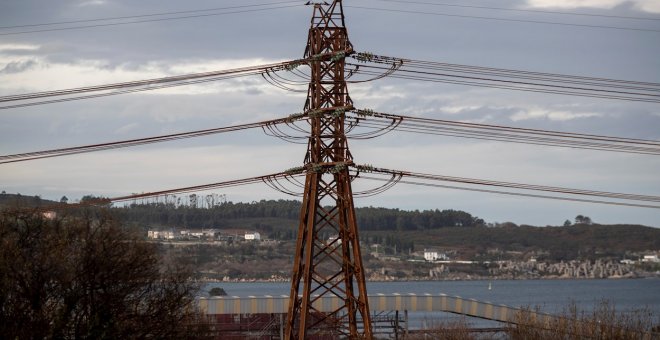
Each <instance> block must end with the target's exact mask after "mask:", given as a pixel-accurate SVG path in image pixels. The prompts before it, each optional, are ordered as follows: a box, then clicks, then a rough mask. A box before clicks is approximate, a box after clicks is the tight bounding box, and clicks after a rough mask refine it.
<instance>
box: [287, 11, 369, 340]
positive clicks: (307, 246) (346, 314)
mask: <svg viewBox="0 0 660 340" xmlns="http://www.w3.org/2000/svg"><path fill="white" fill-rule="evenodd" d="M352 52H353V47H352V45H351V43H350V41H349V40H348V34H347V31H346V27H345V26H344V13H343V8H342V2H341V0H334V1H332V3H331V4H327V3H323V4H314V14H313V17H312V21H311V27H310V29H309V36H308V41H307V48H306V50H305V57H306V58H309V59H310V60H311V61H310V68H311V80H310V83H309V89H308V97H307V102H306V103H305V115H306V116H307V117H308V118H309V122H310V124H311V131H310V136H309V141H308V148H307V154H306V156H305V167H306V169H307V175H306V179H305V189H304V193H303V204H302V210H301V213H300V224H299V227H298V238H297V246H296V253H295V255H294V265H293V272H292V280H291V293H290V295H289V296H290V300H289V310H288V315H287V320H286V328H285V334H284V338H285V339H309V338H315V337H318V336H321V337H322V336H325V335H327V336H331V337H333V338H337V337H348V338H351V339H355V338H362V339H371V338H372V327H371V320H370V316H369V304H368V300H367V289H366V285H365V280H364V269H363V266H362V258H361V254H360V244H359V241H358V229H357V225H356V219H355V209H354V206H353V192H352V189H351V178H350V175H349V172H348V166H350V165H352V164H353V157H352V156H351V153H350V151H349V150H348V143H347V140H346V135H345V131H344V118H345V116H344V112H345V111H346V110H351V109H353V105H352V101H351V99H350V97H349V95H348V89H347V86H346V81H345V78H344V66H345V63H344V57H345V56H346V55H348V54H351V53H352ZM324 235H326V238H325V239H324V237H323V236H324ZM327 235H334V236H337V237H336V238H335V237H333V238H331V239H330V238H327ZM324 296H339V297H341V298H342V300H343V303H342V304H340V305H338V306H336V308H334V309H333V311H331V312H329V313H328V312H321V311H320V310H319V308H318V307H315V306H318V303H319V302H320V301H321V300H320V299H321V298H322V297H324Z"/></svg>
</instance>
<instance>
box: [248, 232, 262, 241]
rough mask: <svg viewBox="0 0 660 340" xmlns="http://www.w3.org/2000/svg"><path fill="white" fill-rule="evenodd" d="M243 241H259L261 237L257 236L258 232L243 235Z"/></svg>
mask: <svg viewBox="0 0 660 340" xmlns="http://www.w3.org/2000/svg"><path fill="white" fill-rule="evenodd" d="M245 240H246V241H261V235H259V233H258V232H256V231H255V232H253V233H245Z"/></svg>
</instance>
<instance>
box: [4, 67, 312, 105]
mask: <svg viewBox="0 0 660 340" xmlns="http://www.w3.org/2000/svg"><path fill="white" fill-rule="evenodd" d="M306 62H307V59H297V60H289V61H284V62H279V63H270V64H263V65H255V66H249V67H241V68H234V69H226V70H216V71H210V72H201V73H192V74H184V75H178V76H169V77H161V78H152V79H145V80H137V81H128V82H121V83H112V84H103V85H94V86H86V87H77V88H70V89H62V90H54V91H42V92H33V93H24V94H15V95H7V96H2V97H0V103H9V102H19V103H18V104H11V105H4V106H0V109H12V108H19V107H26V106H34V105H43V104H52V103H59V102H65V101H71V100H80V99H90V98H97V97H104V96H112V95H117V94H125V93H133V92H141V91H151V90H157V89H162V88H169V87H175V86H183V85H191V84H199V83H204V82H210V81H216V80H223V79H231V78H235V77H244V76H251V75H259V74H263V73H267V72H272V71H274V70H282V69H285V68H287V67H292V66H295V65H299V64H302V63H306ZM103 91H109V92H104V93H95V94H92V95H80V94H85V93H91V92H103ZM76 95H79V96H76ZM48 97H65V98H60V99H53V100H41V101H34V100H37V99H43V98H48ZM25 101H28V102H25Z"/></svg>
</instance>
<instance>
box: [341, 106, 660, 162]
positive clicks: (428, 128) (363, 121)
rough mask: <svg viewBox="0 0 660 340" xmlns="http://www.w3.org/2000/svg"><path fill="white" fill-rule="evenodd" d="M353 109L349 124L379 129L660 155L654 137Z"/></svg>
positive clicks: (658, 146) (659, 149)
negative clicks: (568, 130)
mask: <svg viewBox="0 0 660 340" xmlns="http://www.w3.org/2000/svg"><path fill="white" fill-rule="evenodd" d="M353 112H356V115H355V116H353V115H351V116H347V118H346V120H347V121H348V123H349V124H354V125H357V126H362V127H365V128H373V129H376V131H380V130H382V129H388V131H389V130H395V131H403V132H413V133H420V134H429V135H441V136H450V137H462V138H471V139H481V140H495V141H504V142H515V143H523V144H533V145H546V146H559V147H568V148H577V149H590V150H600V151H615V152H625V153H635V154H647V155H660V141H654V140H645V139H634V138H624V137H612V136H603V135H593V134H581V133H572V132H562V131H552V130H540V129H526V128H518V127H510V126H503V125H489V124H478V123H469V122H459V121H452V120H441V119H432V118H420V117H411V116H403V115H396V114H387V113H380V112H373V111H370V112H369V115H367V114H364V113H363V112H365V111H364V110H355V111H353ZM361 112H362V113H361ZM392 121H397V124H396V125H395V126H392ZM349 137H350V136H349Z"/></svg>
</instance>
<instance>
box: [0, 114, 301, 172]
mask: <svg viewBox="0 0 660 340" xmlns="http://www.w3.org/2000/svg"><path fill="white" fill-rule="evenodd" d="M292 119H293V118H291V117H288V118H278V119H272V120H265V121H261V122H256V123H248V124H241V125H233V126H226V127H219V128H212V129H204V130H196V131H188V132H181V133H174V134H168V135H161V136H153V137H145V138H137V139H129V140H122V141H115V142H107V143H98V144H90V145H82V146H74V147H68V148H60V149H51V150H42V151H33V152H26V153H20V154H13V155H4V156H0V164H6V163H16V162H24V161H30V160H36V159H43V158H51V157H59V156H67V155H76V154H81V153H88V152H95V151H103V150H111V149H119V148H126V147H131V146H139V145H146V144H153V143H161V142H167V141H173V140H181V139H188V138H194V137H203V136H209V135H214V134H219V133H226V132H233V131H240V130H247V129H254V128H264V127H269V126H272V125H276V124H283V123H290V122H291V121H292Z"/></svg>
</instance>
